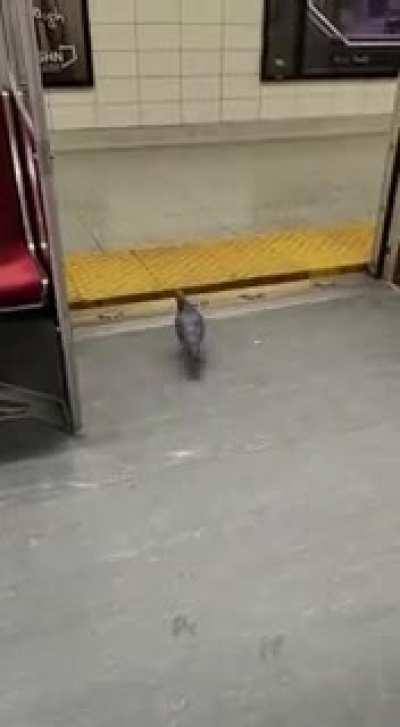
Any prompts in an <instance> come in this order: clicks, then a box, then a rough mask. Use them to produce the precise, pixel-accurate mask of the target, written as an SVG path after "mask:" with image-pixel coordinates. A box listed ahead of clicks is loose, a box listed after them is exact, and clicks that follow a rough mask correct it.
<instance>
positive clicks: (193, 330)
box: [175, 292, 205, 364]
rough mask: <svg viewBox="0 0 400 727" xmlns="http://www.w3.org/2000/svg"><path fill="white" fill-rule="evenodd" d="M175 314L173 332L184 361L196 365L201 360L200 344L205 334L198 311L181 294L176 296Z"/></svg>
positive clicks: (202, 321) (201, 317)
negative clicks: (181, 350) (174, 331)
mask: <svg viewBox="0 0 400 727" xmlns="http://www.w3.org/2000/svg"><path fill="white" fill-rule="evenodd" d="M176 303H177V308H178V309H177V313H176V318H175V330H176V335H177V337H178V340H179V342H180V344H181V346H182V349H183V352H184V354H185V357H186V360H187V362H189V363H192V364H196V363H197V364H198V363H200V360H201V344H202V341H203V339H204V334H205V323H204V319H203V316H202V315H201V313H200V311H199V310H198V309H197V308H196V306H194V305H193V304H192V303H190V302H189V301H188V300H187V299H186V298H185V296H184V294H183V293H181V292H178V293H177V294H176Z"/></svg>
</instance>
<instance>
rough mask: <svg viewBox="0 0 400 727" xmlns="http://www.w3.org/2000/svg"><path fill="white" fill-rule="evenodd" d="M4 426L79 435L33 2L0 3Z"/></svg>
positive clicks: (0, 380)
mask: <svg viewBox="0 0 400 727" xmlns="http://www.w3.org/2000/svg"><path fill="white" fill-rule="evenodd" d="M0 335H1V344H2V345H1V349H2V353H1V357H0V422H1V421H4V420H11V419H27V418H29V419H31V418H33V419H38V420H41V421H44V422H47V423H49V424H52V425H54V426H58V427H63V428H66V429H68V430H69V431H76V430H77V429H78V428H79V426H80V409H79V400H78V393H77V385H76V376H75V368H74V362H73V354H72V341H71V329H70V323H69V313H68V307H67V301H66V292H65V283H64V274H63V268H62V257H61V248H60V237H59V224H58V216H57V208H56V202H55V195H54V188H53V169H52V159H51V154H50V145H49V142H48V132H47V126H46V119H45V114H44V108H43V98H42V87H41V78H40V71H39V59H38V56H37V50H36V45H35V40H34V28H33V20H32V6H31V0H13V2H9V0H0Z"/></svg>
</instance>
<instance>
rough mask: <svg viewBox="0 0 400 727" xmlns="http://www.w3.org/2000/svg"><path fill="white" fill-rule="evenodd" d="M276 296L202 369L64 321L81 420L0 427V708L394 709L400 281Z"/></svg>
mask: <svg viewBox="0 0 400 727" xmlns="http://www.w3.org/2000/svg"><path fill="white" fill-rule="evenodd" d="M254 306H255V304H254ZM275 308H276V309H275V310H273V309H272V308H262V309H261V306H260V309H259V310H255V309H254V310H250V309H246V310H243V311H242V310H235V311H232V312H231V315H227V313H226V312H225V313H224V315H222V314H221V315H211V314H210V315H209V321H208V337H207V358H208V362H207V366H206V368H205V370H204V373H203V377H202V378H201V379H200V380H199V381H188V380H187V379H186V378H185V377H184V375H183V372H182V369H181V366H180V361H179V357H178V356H177V354H176V346H175V341H174V335H173V330H172V326H168V327H151V328H145V327H143V328H142V329H141V328H140V326H137V327H136V328H135V330H129V329H126V330H121V329H115V330H114V329H112V328H109V327H106V328H105V329H99V328H97V329H94V330H88V331H83V330H82V331H80V332H79V335H78V340H77V354H78V363H79V369H80V377H81V386H82V396H83V401H84V421H85V426H84V430H83V433H82V434H81V436H79V437H78V438H76V439H67V438H64V437H63V436H61V435H58V434H54V433H52V432H50V431H48V430H45V429H43V430H41V429H39V428H38V427H37V426H34V427H27V428H26V429H24V428H21V425H18V426H15V427H3V428H2V436H1V440H0V457H1V466H0V523H1V527H0V559H1V568H0V644H1V649H0V653H1V657H0V716H1V722H2V724H4V725H7V727H54V726H55V725H57V726H58V727H71V725H76V726H77V727H78V726H79V727H89V726H90V727H92V725H96V727H109V725H110V724H115V725H118V727H125V726H126V727H128V726H129V727H132V725H140V727H161V726H162V727H164V726H167V727H204V725H206V724H207V725H218V726H219V727H266V725H268V727H320V726H321V725H323V726H324V727H360V726H361V725H363V727H376V725H378V724H379V725H381V726H382V727H398V724H399V714H400V644H399V632H400V629H399V624H400V606H399V603H400V586H399V583H400V578H399V575H400V540H399V522H400V520H399V518H400V516H399V487H398V473H399V466H400V452H399V447H398V439H399V432H400V409H399V402H400V338H399V335H398V330H399V315H400V297H399V296H398V294H397V293H395V292H393V291H391V290H390V289H386V288H384V287H383V286H381V285H378V284H375V283H372V282H371V281H359V280H357V281H353V280H347V279H342V280H341V281H340V282H339V283H337V284H336V285H332V286H328V287H325V286H323V287H322V288H319V289H318V295H316V297H313V295H311V294H310V295H308V296H304V297H301V296H299V297H297V298H295V299H292V300H291V301H287V303H285V301H280V303H279V305H278V304H275Z"/></svg>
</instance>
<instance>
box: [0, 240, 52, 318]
mask: <svg viewBox="0 0 400 727" xmlns="http://www.w3.org/2000/svg"><path fill="white" fill-rule="evenodd" d="M44 277H45V276H44V274H43V272H42V270H41V269H40V267H39V264H38V263H37V261H36V260H35V258H33V257H32V256H31V255H30V254H29V252H27V247H26V243H25V242H24V240H13V241H12V243H11V244H10V243H8V244H5V241H4V240H2V238H1V227H0V310H1V309H2V308H18V307H26V306H32V305H39V304H40V303H41V302H42V301H43V284H42V281H43V279H44Z"/></svg>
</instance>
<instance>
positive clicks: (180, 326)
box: [175, 313, 185, 344]
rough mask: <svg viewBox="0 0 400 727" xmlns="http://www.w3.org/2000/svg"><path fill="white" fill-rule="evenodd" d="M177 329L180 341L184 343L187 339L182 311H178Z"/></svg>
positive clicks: (176, 318)
mask: <svg viewBox="0 0 400 727" xmlns="http://www.w3.org/2000/svg"><path fill="white" fill-rule="evenodd" d="M175 331H176V335H177V338H178V341H179V343H182V344H183V343H184V341H185V332H184V325H183V320H182V314H181V313H178V314H177V315H176V317H175Z"/></svg>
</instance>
